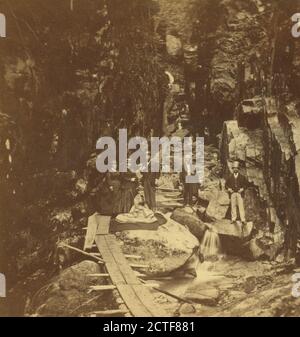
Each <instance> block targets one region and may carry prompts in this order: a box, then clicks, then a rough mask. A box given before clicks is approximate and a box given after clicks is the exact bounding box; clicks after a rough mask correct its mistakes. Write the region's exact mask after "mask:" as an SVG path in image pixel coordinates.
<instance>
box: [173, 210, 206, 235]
mask: <svg viewBox="0 0 300 337" xmlns="http://www.w3.org/2000/svg"><path fill="white" fill-rule="evenodd" d="M171 218H172V219H173V220H175V221H177V222H179V223H180V224H181V225H183V226H186V227H187V228H188V229H189V230H190V232H191V233H192V234H193V235H195V237H197V238H198V239H199V240H201V239H202V238H203V235H204V233H205V231H206V230H207V228H208V227H207V224H206V223H204V222H203V221H201V220H200V219H199V218H198V216H197V215H196V214H194V213H192V214H191V213H188V212H187V210H186V209H185V208H177V209H176V210H175V211H174V212H173V214H172V216H171Z"/></svg>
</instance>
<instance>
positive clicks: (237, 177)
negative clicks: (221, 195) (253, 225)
mask: <svg viewBox="0 0 300 337" xmlns="http://www.w3.org/2000/svg"><path fill="white" fill-rule="evenodd" d="M247 185H248V181H247V179H246V178H245V177H244V176H243V175H241V174H240V172H239V162H234V164H233V173H232V174H230V176H229V177H228V179H227V181H226V185H225V186H226V189H227V190H228V192H229V194H230V199H231V220H232V222H236V221H237V208H238V210H239V214H240V219H241V221H242V223H243V224H245V223H246V218H245V207H244V200H243V193H244V192H245V189H246V188H247Z"/></svg>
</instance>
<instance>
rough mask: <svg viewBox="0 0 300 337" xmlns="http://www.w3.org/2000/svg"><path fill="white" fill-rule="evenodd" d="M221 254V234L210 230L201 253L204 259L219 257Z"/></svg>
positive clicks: (203, 240)
mask: <svg viewBox="0 0 300 337" xmlns="http://www.w3.org/2000/svg"><path fill="white" fill-rule="evenodd" d="M220 252H221V243H220V238H219V234H218V233H216V232H215V231H213V230H212V229H208V230H207V231H206V232H205V234H204V237H203V239H202V242H201V253H202V254H203V255H204V257H209V256H217V255H218V254H220Z"/></svg>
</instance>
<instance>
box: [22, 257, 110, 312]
mask: <svg viewBox="0 0 300 337" xmlns="http://www.w3.org/2000/svg"><path fill="white" fill-rule="evenodd" d="M100 272H101V270H100V267H99V265H98V264H97V263H95V262H92V261H83V262H81V263H79V264H77V265H74V266H72V267H69V268H67V269H65V270H63V271H62V272H61V273H60V274H59V275H58V276H57V277H55V278H53V279H52V280H51V281H50V282H49V284H47V285H45V286H44V287H43V288H42V289H40V290H39V291H38V292H37V293H36V294H35V295H34V297H33V298H32V301H31V303H30V304H29V306H28V308H27V312H26V314H27V315H31V316H44V317H45V316H48V317H49V316H76V315H79V314H80V313H81V314H82V313H88V312H90V311H92V310H95V309H98V310H99V300H98V301H94V302H91V303H89V304H87V305H83V304H84V303H85V302H87V301H89V300H90V299H92V298H93V297H94V296H95V294H89V293H88V290H89V288H90V286H92V285H99V284H101V283H100V282H101V279H99V278H93V277H90V276H88V274H96V273H100ZM102 301H103V299H102ZM101 305H103V303H102V304H100V307H101ZM80 306H82V307H81V308H79V307H80ZM77 308H78V310H77Z"/></svg>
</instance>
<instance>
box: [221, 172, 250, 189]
mask: <svg viewBox="0 0 300 337" xmlns="http://www.w3.org/2000/svg"><path fill="white" fill-rule="evenodd" d="M225 187H226V189H230V188H231V189H232V190H233V192H238V191H239V190H240V189H241V188H243V189H246V188H247V187H248V181H247V179H246V178H245V177H244V176H243V175H242V174H240V173H239V175H238V176H237V178H235V177H234V174H230V176H229V177H228V179H227V180H226V185H225Z"/></svg>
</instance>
